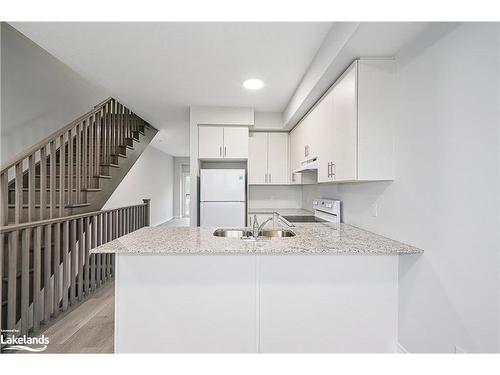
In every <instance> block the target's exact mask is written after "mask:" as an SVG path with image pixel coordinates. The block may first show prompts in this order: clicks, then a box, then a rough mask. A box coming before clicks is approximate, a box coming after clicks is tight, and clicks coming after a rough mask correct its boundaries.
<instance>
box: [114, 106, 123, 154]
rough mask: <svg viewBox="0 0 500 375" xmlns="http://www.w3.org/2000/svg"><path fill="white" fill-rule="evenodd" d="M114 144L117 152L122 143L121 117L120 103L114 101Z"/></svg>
mask: <svg viewBox="0 0 500 375" xmlns="http://www.w3.org/2000/svg"><path fill="white" fill-rule="evenodd" d="M115 116H116V122H115V125H116V145H117V150H118V152H119V150H120V146H121V145H122V117H121V104H120V103H118V102H116V114H115Z"/></svg>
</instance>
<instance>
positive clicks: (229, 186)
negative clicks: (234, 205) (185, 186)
mask: <svg viewBox="0 0 500 375" xmlns="http://www.w3.org/2000/svg"><path fill="white" fill-rule="evenodd" d="M245 188H246V183H245V170H244V169H201V170H200V190H201V193H200V201H201V202H231V201H234V202H236V201H239V202H244V201H245V200H246V199H245Z"/></svg>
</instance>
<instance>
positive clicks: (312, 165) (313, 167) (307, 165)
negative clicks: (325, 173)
mask: <svg viewBox="0 0 500 375" xmlns="http://www.w3.org/2000/svg"><path fill="white" fill-rule="evenodd" d="M317 170H318V158H317V157H315V158H312V159H307V160H304V161H301V162H300V166H299V167H298V168H297V169H295V170H294V171H293V173H304V172H311V171H317Z"/></svg>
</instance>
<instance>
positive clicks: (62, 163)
mask: <svg viewBox="0 0 500 375" xmlns="http://www.w3.org/2000/svg"><path fill="white" fill-rule="evenodd" d="M66 173H67V168H66V140H65V134H62V135H61V136H60V137H59V217H63V216H64V206H65V205H66V199H65V188H66V186H65V185H64V180H65V175H66Z"/></svg>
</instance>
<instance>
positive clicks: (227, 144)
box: [224, 126, 248, 159]
mask: <svg viewBox="0 0 500 375" xmlns="http://www.w3.org/2000/svg"><path fill="white" fill-rule="evenodd" d="M224 158H225V159H247V158H248V128H247V127H246V126H225V127H224Z"/></svg>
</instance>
